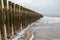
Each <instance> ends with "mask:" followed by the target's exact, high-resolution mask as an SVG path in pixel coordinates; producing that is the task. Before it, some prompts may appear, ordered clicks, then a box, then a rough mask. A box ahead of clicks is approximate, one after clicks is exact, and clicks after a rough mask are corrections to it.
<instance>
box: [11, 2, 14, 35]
mask: <svg viewBox="0 0 60 40" xmlns="http://www.w3.org/2000/svg"><path fill="white" fill-rule="evenodd" d="M11 8H12V35H14V3H12V7H11Z"/></svg>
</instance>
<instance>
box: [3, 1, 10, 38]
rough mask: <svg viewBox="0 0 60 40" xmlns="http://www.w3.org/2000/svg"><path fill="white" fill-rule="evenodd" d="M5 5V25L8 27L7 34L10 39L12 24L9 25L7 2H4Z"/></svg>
mask: <svg viewBox="0 0 60 40" xmlns="http://www.w3.org/2000/svg"><path fill="white" fill-rule="evenodd" d="M3 4H4V12H5V16H6V19H5V25H6V33H7V38H8V39H10V24H9V11H8V7H7V0H3Z"/></svg>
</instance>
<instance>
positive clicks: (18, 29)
mask: <svg viewBox="0 0 60 40" xmlns="http://www.w3.org/2000/svg"><path fill="white" fill-rule="evenodd" d="M17 10H18V12H17V13H18V17H17V18H18V19H17V21H18V24H17V25H18V26H17V31H18V32H19V31H20V28H19V27H20V8H19V5H17Z"/></svg>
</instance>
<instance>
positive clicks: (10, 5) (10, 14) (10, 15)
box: [8, 1, 13, 36]
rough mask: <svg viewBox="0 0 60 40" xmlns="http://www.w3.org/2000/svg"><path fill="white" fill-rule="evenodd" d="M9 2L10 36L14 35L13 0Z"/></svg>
mask: <svg viewBox="0 0 60 40" xmlns="http://www.w3.org/2000/svg"><path fill="white" fill-rule="evenodd" d="M8 3H9V4H8V5H9V11H8V12H9V31H10V36H12V24H13V23H12V19H13V18H12V3H11V1H9V2H8Z"/></svg>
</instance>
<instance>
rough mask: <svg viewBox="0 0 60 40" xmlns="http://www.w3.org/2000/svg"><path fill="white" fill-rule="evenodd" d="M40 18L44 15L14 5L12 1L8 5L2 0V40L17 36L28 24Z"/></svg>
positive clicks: (0, 0)
mask: <svg viewBox="0 0 60 40" xmlns="http://www.w3.org/2000/svg"><path fill="white" fill-rule="evenodd" d="M2 2H3V4H2ZM2 5H4V6H2ZM40 17H42V15H40V14H38V13H36V12H34V11H32V10H29V9H27V8H25V7H22V6H20V5H18V4H14V3H13V2H11V1H8V4H7V0H3V1H2V0H0V33H1V35H0V37H1V40H7V39H10V38H11V36H13V35H16V34H17V32H20V31H22V30H23V29H24V28H26V27H27V25H28V24H31V23H32V22H34V21H36V20H37V19H39V18H40ZM6 38H7V39H6ZM11 40H12V39H11Z"/></svg>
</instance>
